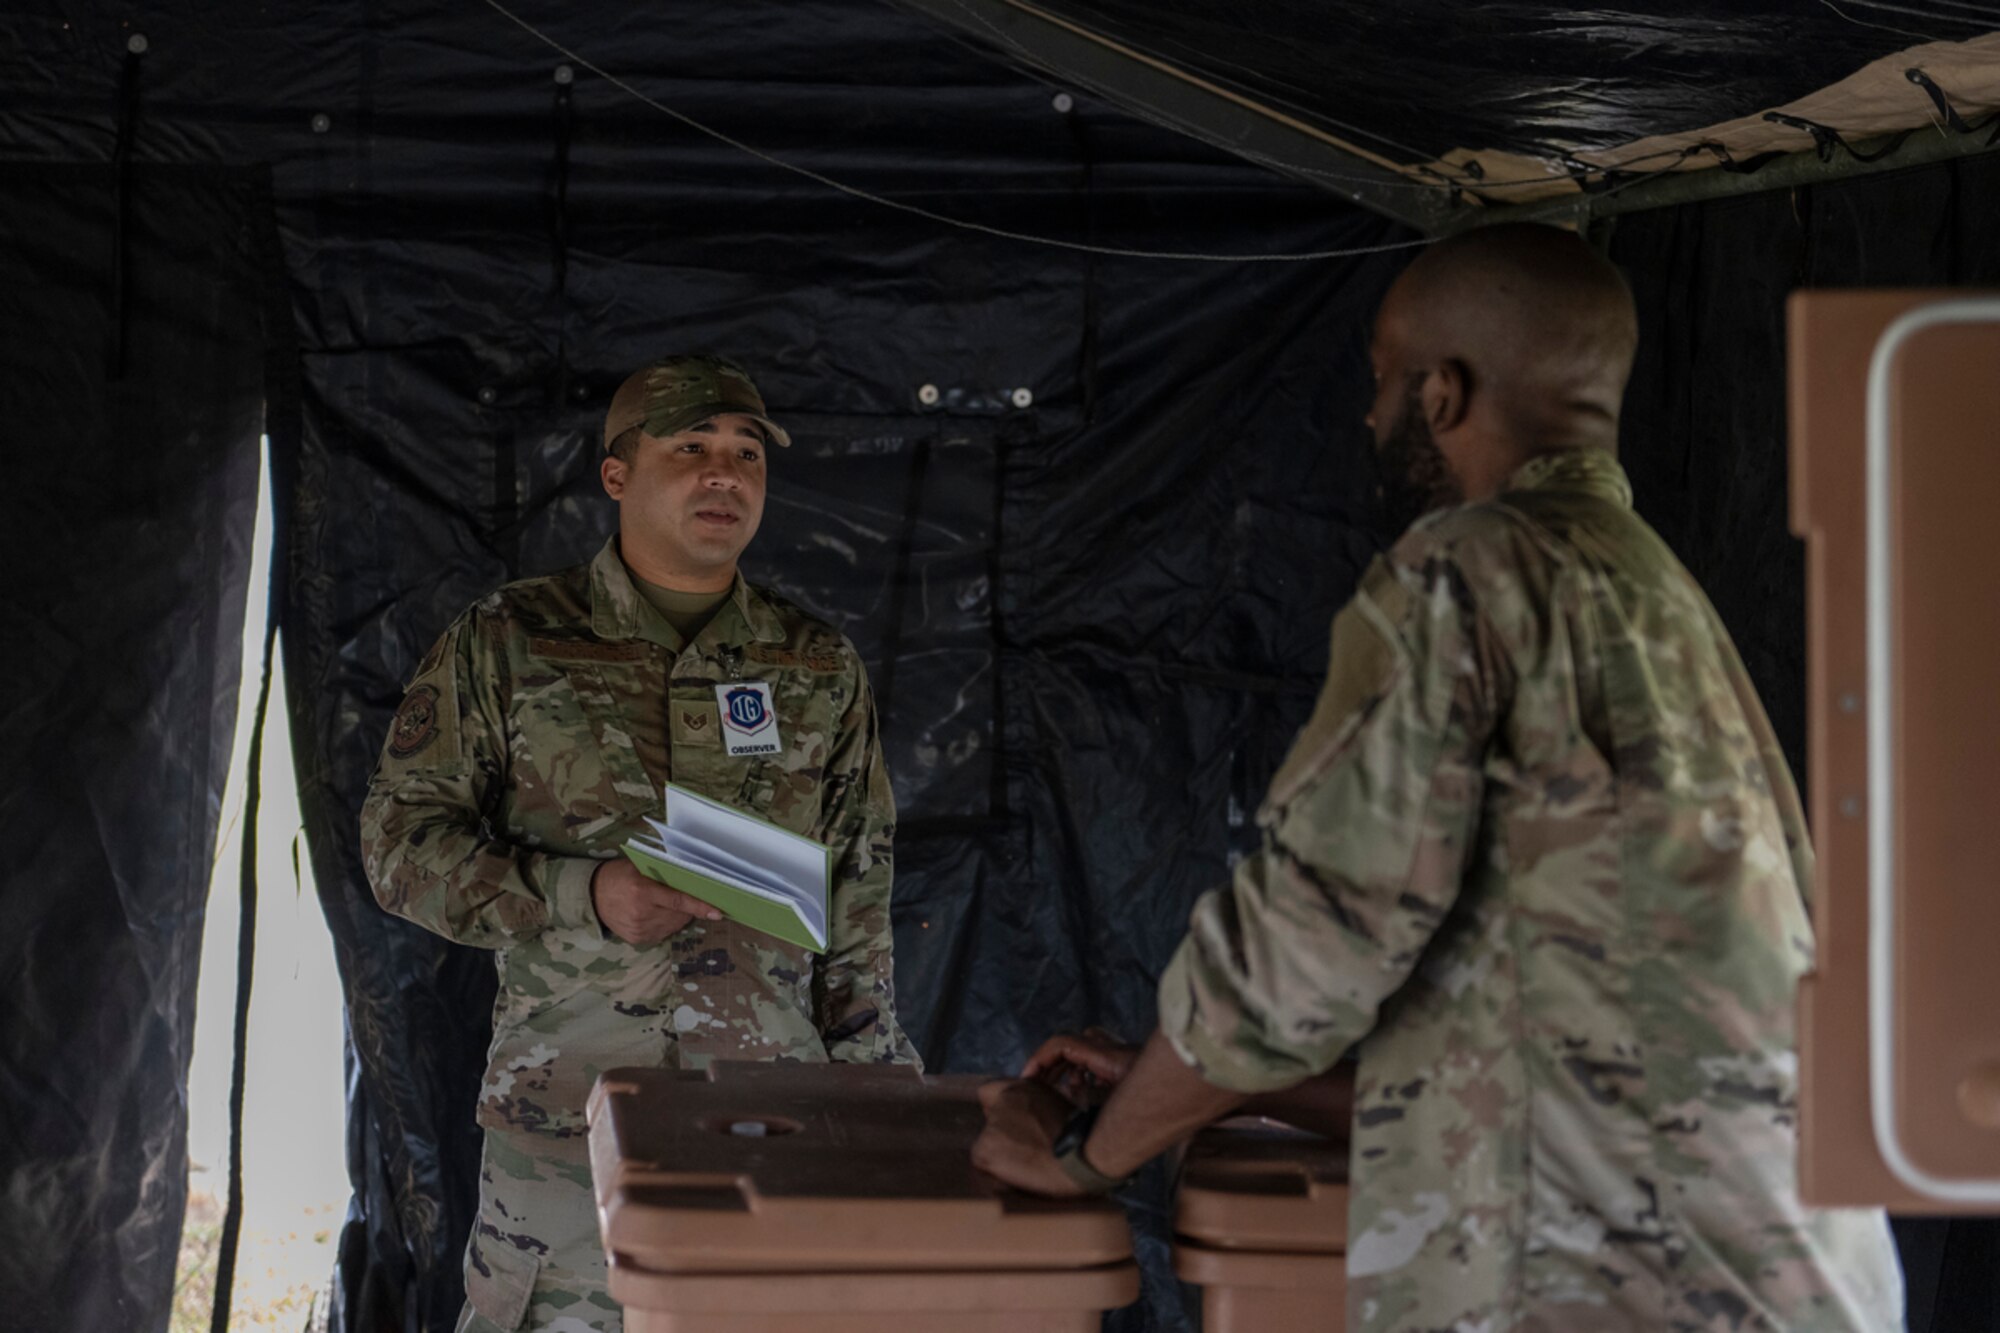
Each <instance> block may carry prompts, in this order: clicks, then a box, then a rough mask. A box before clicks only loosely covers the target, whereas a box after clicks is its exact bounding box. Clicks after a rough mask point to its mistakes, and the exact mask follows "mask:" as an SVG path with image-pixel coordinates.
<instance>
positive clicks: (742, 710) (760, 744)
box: [715, 680, 785, 755]
mask: <svg viewBox="0 0 2000 1333" xmlns="http://www.w3.org/2000/svg"><path fill="white" fill-rule="evenodd" d="M715 709H716V712H717V713H718V714H720V716H721V719H722V745H723V748H724V749H725V750H727V751H728V752H729V753H730V754H732V755H751V754H777V753H779V752H780V751H781V750H783V749H784V748H785V747H784V743H783V742H782V741H780V740H779V739H778V710H777V708H776V707H775V706H773V704H772V703H771V687H770V685H769V684H767V683H766V682H764V681H761V680H746V681H738V682H736V683H734V684H728V685H718V686H716V687H715Z"/></svg>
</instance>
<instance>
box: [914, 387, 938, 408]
mask: <svg viewBox="0 0 2000 1333" xmlns="http://www.w3.org/2000/svg"><path fill="white" fill-rule="evenodd" d="M941 397H943V395H942V394H940V393H939V392H938V386H937V385H935V384H926V385H924V386H923V387H922V388H920V389H918V390H917V401H918V402H920V403H922V404H923V405H924V406H925V407H936V406H937V405H938V399H939V398H941Z"/></svg>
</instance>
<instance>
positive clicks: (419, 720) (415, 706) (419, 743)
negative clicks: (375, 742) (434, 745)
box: [389, 685, 438, 759]
mask: <svg viewBox="0 0 2000 1333" xmlns="http://www.w3.org/2000/svg"><path fill="white" fill-rule="evenodd" d="M437 738H438V692H437V687H436V686H435V685H418V686H416V687H415V688H413V689H412V690H411V691H410V692H409V693H408V694H406V695H404V696H403V706H402V707H401V708H398V709H397V710H396V719H395V721H393V722H391V723H390V724H389V753H390V754H392V755H394V756H395V757H396V758H398V759H411V758H414V757H415V756H417V755H419V754H422V753H423V752H424V751H425V750H426V749H428V748H430V744H431V742H432V741H434V740H436V739H437Z"/></svg>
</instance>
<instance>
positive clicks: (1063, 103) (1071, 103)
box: [1049, 93, 1076, 116]
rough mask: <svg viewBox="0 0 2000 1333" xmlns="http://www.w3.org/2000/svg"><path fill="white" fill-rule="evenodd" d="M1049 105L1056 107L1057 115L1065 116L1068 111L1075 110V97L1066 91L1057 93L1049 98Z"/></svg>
mask: <svg viewBox="0 0 2000 1333" xmlns="http://www.w3.org/2000/svg"><path fill="white" fill-rule="evenodd" d="M1049 105H1050V106H1052V107H1054V108H1055V109H1056V114H1057V115H1059V116H1067V115H1068V114H1069V113H1070V112H1072V111H1074V110H1076V99H1075V98H1074V97H1071V96H1070V95H1069V94H1068V93H1057V94H1056V95H1055V96H1054V97H1053V98H1051V99H1050V101H1049Z"/></svg>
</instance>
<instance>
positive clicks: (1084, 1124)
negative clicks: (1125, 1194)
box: [1053, 1105, 1130, 1194]
mask: <svg viewBox="0 0 2000 1333" xmlns="http://www.w3.org/2000/svg"><path fill="white" fill-rule="evenodd" d="M1103 1109H1104V1108H1103V1107H1102V1106H1101V1105H1099V1106H1086V1107H1084V1108H1083V1109H1082V1110H1080V1111H1078V1112H1076V1114H1074V1115H1072V1116H1071V1117H1070V1118H1069V1119H1068V1120H1067V1121H1065V1122H1064V1123H1063V1127H1062V1133H1060V1134H1058V1135H1056V1141H1055V1143H1054V1145H1053V1149H1054V1152H1055V1155H1056V1165H1057V1166H1059V1167H1061V1168H1062V1169H1063V1174H1064V1175H1066V1176H1068V1177H1069V1178H1070V1180H1072V1181H1073V1182H1075V1184H1076V1185H1077V1187H1078V1188H1080V1189H1081V1190H1082V1191H1083V1192H1084V1193H1085V1194H1109V1193H1111V1191H1113V1190H1115V1189H1117V1188H1118V1187H1119V1186H1120V1185H1123V1184H1124V1183H1125V1179H1130V1177H1126V1178H1125V1179H1119V1178H1117V1177H1114V1176H1107V1175H1105V1174H1104V1173H1103V1172H1102V1171H1099V1170H1098V1169H1097V1168H1096V1167H1094V1166H1092V1165H1091V1164H1090V1162H1089V1161H1088V1159H1086V1158H1085V1157H1084V1155H1083V1145H1084V1142H1085V1141H1086V1140H1088V1139H1089V1138H1090V1131H1091V1130H1092V1129H1094V1128H1096V1126H1097V1113H1098V1112H1099V1111H1101V1110H1103Z"/></svg>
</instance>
